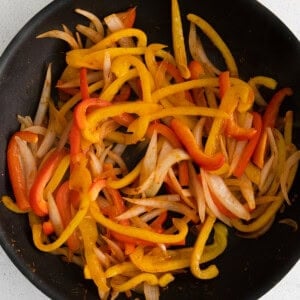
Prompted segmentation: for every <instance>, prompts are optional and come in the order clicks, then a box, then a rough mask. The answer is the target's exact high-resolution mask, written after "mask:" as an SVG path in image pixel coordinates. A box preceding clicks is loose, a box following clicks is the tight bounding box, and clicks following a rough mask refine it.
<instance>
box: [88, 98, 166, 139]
mask: <svg viewBox="0 0 300 300" xmlns="http://www.w3.org/2000/svg"><path fill="white" fill-rule="evenodd" d="M159 109H161V106H160V105H158V104H155V103H145V102H143V101H135V102H129V103H116V104H114V105H111V106H109V107H102V108H99V109H95V110H94V111H93V112H91V113H90V114H89V115H88V116H87V122H88V126H87V127H86V128H84V129H83V131H82V135H83V136H84V137H85V138H86V139H87V140H88V141H90V142H92V143H97V142H99V136H98V135H97V131H96V128H97V125H98V124H99V123H100V122H101V121H102V120H105V119H106V118H109V117H115V116H118V115H121V114H122V113H124V112H127V113H135V114H138V115H145V114H149V113H153V112H155V111H158V110H159Z"/></svg>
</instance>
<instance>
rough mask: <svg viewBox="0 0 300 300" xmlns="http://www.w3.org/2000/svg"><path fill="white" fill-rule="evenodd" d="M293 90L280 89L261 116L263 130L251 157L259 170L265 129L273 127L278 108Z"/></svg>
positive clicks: (265, 144) (261, 165)
mask: <svg viewBox="0 0 300 300" xmlns="http://www.w3.org/2000/svg"><path fill="white" fill-rule="evenodd" d="M292 94H293V90H292V89H291V88H288V87H287V88H282V89H281V90H279V91H278V92H277V93H275V94H274V96H273V97H272V99H271V101H270V102H269V103H268V105H267V107H266V110H265V112H264V115H263V119H262V123H263V125H262V126H263V128H262V132H261V136H260V140H259V142H258V144H257V147H256V149H255V152H254V155H253V159H252V160H253V162H254V164H255V165H256V166H258V167H259V168H262V167H263V165H264V159H265V153H266V149H267V137H268V136H267V131H266V129H267V127H274V126H275V123H276V119H277V116H278V113H279V108H280V105H281V103H282V102H283V100H284V99H285V97H286V96H291V95H292Z"/></svg>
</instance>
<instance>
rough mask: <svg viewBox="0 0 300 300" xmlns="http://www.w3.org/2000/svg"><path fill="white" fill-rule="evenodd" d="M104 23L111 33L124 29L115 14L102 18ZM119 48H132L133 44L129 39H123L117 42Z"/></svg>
mask: <svg viewBox="0 0 300 300" xmlns="http://www.w3.org/2000/svg"><path fill="white" fill-rule="evenodd" d="M104 22H105V23H106V25H107V27H108V29H109V30H110V31H111V32H116V31H118V30H121V29H124V28H125V27H124V24H123V22H122V21H121V19H120V18H119V17H118V16H117V15H116V14H111V15H109V16H107V17H105V18H104ZM118 43H119V45H120V46H121V47H134V46H135V43H134V41H133V39H132V38H131V37H124V38H121V39H120V40H119V41H118Z"/></svg>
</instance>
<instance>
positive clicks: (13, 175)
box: [7, 131, 38, 211]
mask: <svg viewBox="0 0 300 300" xmlns="http://www.w3.org/2000/svg"><path fill="white" fill-rule="evenodd" d="M15 137H19V138H21V139H22V140H24V141H26V142H29V143H37V141H38V135H37V134H35V133H32V132H29V131H18V132H16V133H15V134H14V135H13V136H12V137H11V139H10V141H9V143H8V147H7V166H8V173H9V178H10V182H11V185H12V189H13V192H14V195H15V198H16V204H17V206H18V207H19V209H20V210H22V211H27V210H30V203H29V198H28V191H27V188H26V179H25V177H24V173H23V171H22V165H21V162H20V153H19V146H18V143H17V141H16V139H15Z"/></svg>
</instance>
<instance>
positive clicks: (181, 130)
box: [170, 118, 225, 170]
mask: <svg viewBox="0 0 300 300" xmlns="http://www.w3.org/2000/svg"><path fill="white" fill-rule="evenodd" d="M170 125H171V128H172V129H173V130H174V132H175V134H176V135H177V137H178V138H179V140H180V141H181V143H182V144H183V146H184V147H185V149H186V150H187V152H188V154H189V155H190V156H191V158H192V159H193V160H194V161H195V162H196V163H197V164H198V165H199V166H200V167H202V168H204V169H206V170H217V169H219V168H220V167H221V166H222V165H223V164H224V162H225V157H224V155H223V154H222V153H216V154H215V155H214V156H208V155H206V154H205V153H204V152H203V151H202V150H201V149H200V148H199V146H198V144H197V142H196V140H195V138H194V136H193V133H192V132H191V130H190V129H189V127H188V126H186V125H185V124H184V123H182V122H181V121H180V120H178V119H175V118H174V119H172V121H171V123H170Z"/></svg>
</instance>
